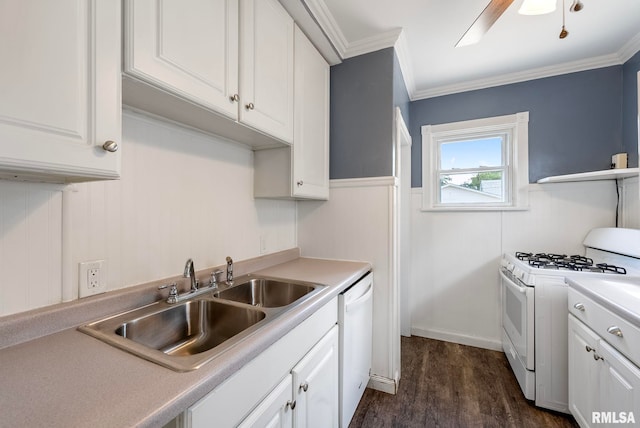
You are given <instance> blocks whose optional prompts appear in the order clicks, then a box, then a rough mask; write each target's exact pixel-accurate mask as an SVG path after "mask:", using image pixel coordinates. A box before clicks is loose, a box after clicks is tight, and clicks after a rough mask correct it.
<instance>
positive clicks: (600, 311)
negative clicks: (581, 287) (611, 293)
mask: <svg viewBox="0 0 640 428" xmlns="http://www.w3.org/2000/svg"><path fill="white" fill-rule="evenodd" d="M568 301H569V312H570V313H571V314H573V315H574V316H575V317H576V318H578V319H579V320H580V321H582V322H583V323H585V324H586V325H588V326H589V327H590V328H591V329H592V330H593V331H595V332H596V333H597V334H598V335H599V336H600V337H602V338H603V339H604V340H606V341H607V342H608V343H609V344H610V345H611V346H613V347H614V348H615V349H617V350H618V351H619V352H620V353H622V354H624V355H625V356H626V357H627V358H629V359H630V360H631V361H633V362H634V363H635V364H636V365H640V330H639V329H638V328H637V327H635V326H634V325H632V324H631V323H630V322H628V321H626V320H625V319H623V318H622V317H620V316H619V315H617V314H615V313H613V312H611V311H610V310H608V309H606V308H604V307H603V306H602V305H600V304H599V303H597V302H595V301H594V300H593V299H592V298H590V297H587V296H585V295H584V294H582V293H580V292H579V291H577V290H575V289H573V288H571V287H570V288H569V300H568ZM617 332H619V334H616V333H617Z"/></svg>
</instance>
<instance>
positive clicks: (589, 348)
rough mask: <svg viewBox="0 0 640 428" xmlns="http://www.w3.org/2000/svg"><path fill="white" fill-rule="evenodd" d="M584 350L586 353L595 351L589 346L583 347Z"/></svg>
mask: <svg viewBox="0 0 640 428" xmlns="http://www.w3.org/2000/svg"><path fill="white" fill-rule="evenodd" d="M584 348H585V349H586V350H587V352H591V351H595V349H593V348H592V347H591V346H589V345H587V346H585V347H584Z"/></svg>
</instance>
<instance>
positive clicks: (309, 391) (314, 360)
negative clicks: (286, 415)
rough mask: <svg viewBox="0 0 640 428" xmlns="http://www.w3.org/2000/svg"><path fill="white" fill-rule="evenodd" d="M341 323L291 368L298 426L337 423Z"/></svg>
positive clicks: (324, 427) (319, 426)
mask: <svg viewBox="0 0 640 428" xmlns="http://www.w3.org/2000/svg"><path fill="white" fill-rule="evenodd" d="M338 336H339V335H338V326H335V327H333V328H332V329H331V331H330V332H329V333H327V335H326V336H325V337H324V338H323V339H322V340H321V341H320V342H319V343H318V344H317V345H316V346H315V347H314V348H313V349H312V350H311V351H310V352H309V353H308V354H307V355H306V356H305V357H304V358H303V359H302V361H300V362H299V363H298V364H297V365H296V366H295V367H294V368H293V370H292V371H291V374H292V375H293V396H294V399H295V403H296V407H295V409H294V412H293V416H294V424H293V425H294V426H295V427H313V428H331V427H337V426H338V416H339V407H338V395H339V393H338V385H339V382H338V381H339V378H338V355H339V353H338Z"/></svg>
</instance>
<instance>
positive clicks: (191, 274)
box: [182, 259, 198, 291]
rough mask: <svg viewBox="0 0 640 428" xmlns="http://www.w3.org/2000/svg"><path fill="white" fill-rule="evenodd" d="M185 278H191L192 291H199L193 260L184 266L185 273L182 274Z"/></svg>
mask: <svg viewBox="0 0 640 428" xmlns="http://www.w3.org/2000/svg"><path fill="white" fill-rule="evenodd" d="M182 276H184V277H185V278H191V291H196V290H198V280H197V279H196V272H195V268H194V267H193V260H192V259H189V260H187V264H185V265H184V273H183V274H182Z"/></svg>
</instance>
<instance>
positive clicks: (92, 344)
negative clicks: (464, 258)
mask: <svg viewBox="0 0 640 428" xmlns="http://www.w3.org/2000/svg"><path fill="white" fill-rule="evenodd" d="M283 253H284V252H283ZM292 254H293V256H292ZM297 254H298V252H297V250H296V252H295V254H294V253H291V250H290V251H289V252H288V253H287V256H286V257H284V259H283V258H282V257H281V258H280V259H278V258H277V257H275V258H271V259H265V258H261V261H262V262H261V263H254V264H250V263H247V264H246V267H245V271H247V270H248V269H249V268H251V267H259V269H257V270H255V271H253V272H254V273H256V274H261V275H268V276H273V277H280V278H287V279H292V280H301V281H309V282H316V283H320V284H325V285H327V286H328V287H327V289H326V290H325V291H324V292H322V293H320V294H318V295H317V296H315V297H314V298H312V299H309V300H307V301H305V302H303V303H302V304H300V305H298V306H296V307H294V308H292V309H291V310H290V311H287V312H286V313H283V314H282V315H281V316H279V317H278V318H277V319H275V320H274V321H273V322H272V323H270V324H269V325H268V326H265V328H263V329H260V330H258V331H257V332H256V334H253V335H252V336H250V337H249V338H247V339H246V340H244V341H242V342H240V343H239V344H237V345H236V346H234V347H233V348H232V349H230V350H229V351H227V352H225V353H223V354H222V355H220V356H219V357H218V358H216V359H214V360H213V361H211V362H209V363H207V364H205V365H204V366H203V367H201V368H200V369H198V370H195V371H191V372H186V373H179V372H175V371H173V370H170V369H167V368H164V367H161V366H159V365H157V364H155V363H152V362H149V361H146V360H144V359H142V358H139V357H137V356H134V355H131V354H129V353H127V352H125V351H122V350H120V349H117V348H115V347H113V346H110V345H108V344H106V343H104V342H101V341H100V340H98V339H95V338H93V337H90V336H88V335H86V334H84V333H81V332H79V331H77V330H76V327H77V326H78V325H80V324H84V323H86V322H89V321H93V320H95V319H99V318H101V317H102V316H103V315H102V314H101V313H100V314H97V315H96V314H95V313H93V314H91V313H90V312H89V311H88V310H87V309H88V308H92V307H95V306H96V303H95V302H89V303H77V302H73V303H70V304H62V305H57V306H56V307H55V308H48V309H44V310H41V311H34V312H33V318H34V319H38V322H37V323H36V322H35V321H34V322H31V323H30V322H27V321H25V319H26V317H28V316H29V315H30V314H28V313H27V314H20V315H18V316H13V317H7V318H6V319H2V318H0V334H1V335H3V336H2V338H1V339H0V341H1V342H0V348H2V349H0V379H1V383H0V409H2V415H1V416H0V426H3V427H4V426H7V427H18V426H25V427H26V426H28V427H40V426H46V427H67V428H69V427H110V428H115V427H132V426H140V427H152V426H153V427H157V426H162V425H164V424H165V423H167V422H169V421H170V420H171V419H173V418H174V417H175V416H177V415H178V414H179V413H180V412H182V411H183V410H185V409H186V408H187V407H189V406H190V405H192V404H193V403H195V402H196V401H198V400H199V399H200V398H202V397H203V396H205V395H206V394H207V393H208V392H209V391H211V390H212V389H214V388H215V387H216V386H217V385H219V384H220V383H221V382H222V381H224V380H225V379H226V378H228V377H229V376H230V375H231V374H233V373H235V372H236V371H237V370H238V369H239V368H240V367H242V366H243V365H244V364H246V363H247V362H248V361H250V360H251V359H253V358H254V357H255V356H256V355H258V354H259V353H260V352H262V351H263V350H264V349H266V348H267V347H268V346H270V345H271V344H273V343H274V342H276V341H277V340H278V339H280V338H281V337H282V336H284V335H285V334H286V333H288V332H289V331H290V330H291V329H293V328H294V327H295V326H297V325H298V324H300V322H302V321H303V320H305V319H306V318H307V317H308V316H309V315H311V314H312V313H314V312H315V311H316V310H317V309H319V308H320V307H322V306H324V305H325V304H326V303H328V302H329V301H330V300H331V299H333V298H334V297H335V296H336V295H337V294H339V293H340V292H342V291H343V290H344V289H346V288H347V287H348V286H349V285H351V284H353V283H354V282H355V281H357V280H358V279H359V278H360V277H362V276H363V275H364V274H365V273H366V272H368V271H369V270H371V265H370V264H369V263H365V262H353V261H337V260H323V259H310V258H296V257H297ZM282 260H285V261H284V262H283V261H282ZM274 261H275V262H276V263H277V264H275V265H273V266H269V262H274ZM156 287H157V285H156V283H153V284H152V285H147V286H146V288H144V290H151V289H155V288H156ZM113 293H114V295H113V296H108V295H109V293H107V295H106V296H104V295H103V297H101V298H98V299H96V302H98V303H100V304H101V305H100V307H103V306H105V305H106V306H109V305H112V306H111V307H110V309H111V310H113V308H114V307H115V306H113V305H114V302H120V303H119V304H120V305H121V306H120V308H119V311H118V312H120V311H123V310H126V309H128V308H127V307H123V306H122V300H123V299H124V297H123V296H125V297H126V296H132V295H136V294H135V293H136V292H135V291H131V290H125V291H122V292H121V293H118V292H113ZM147 294H148V292H147ZM155 297H156V298H157V297H158V296H157V295H156V296H155ZM65 305H66V306H68V308H67V309H65ZM65 310H66V311H67V315H68V316H67V317H66V318H67V319H71V321H66V322H70V323H72V325H71V326H68V327H66V328H63V329H61V330H60V331H55V332H49V331H47V332H46V334H44V335H41V336H40V337H37V336H38V335H39V334H38V333H37V332H36V333H34V334H35V336H36V338H34V339H32V340H28V341H25V342H22V343H16V344H13V343H12V342H11V340H12V339H11V337H9V335H10V333H12V332H18V331H19V330H20V328H19V327H18V326H19V325H21V324H20V321H21V320H22V322H23V326H24V324H26V325H27V327H25V328H31V329H34V330H36V329H40V330H47V329H46V328H45V327H43V325H46V323H47V322H46V321H47V319H51V323H50V324H56V323H59V322H61V321H59V320H64V319H65ZM104 311H107V310H106V309H105V310H104ZM88 312H89V313H88ZM111 313H114V312H111ZM79 314H80V315H79ZM32 324H33V325H32ZM36 324H37V325H36ZM60 325H64V324H63V323H62V324H60ZM50 328H52V327H50ZM15 334H18V335H20V337H28V334H29V332H24V331H20V332H19V333H15ZM40 334H42V333H40ZM25 335H26V336H25ZM2 342H4V345H5V346H4V347H3V346H2V345H3V343H2ZM7 343H10V345H9V346H6V345H7Z"/></svg>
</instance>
